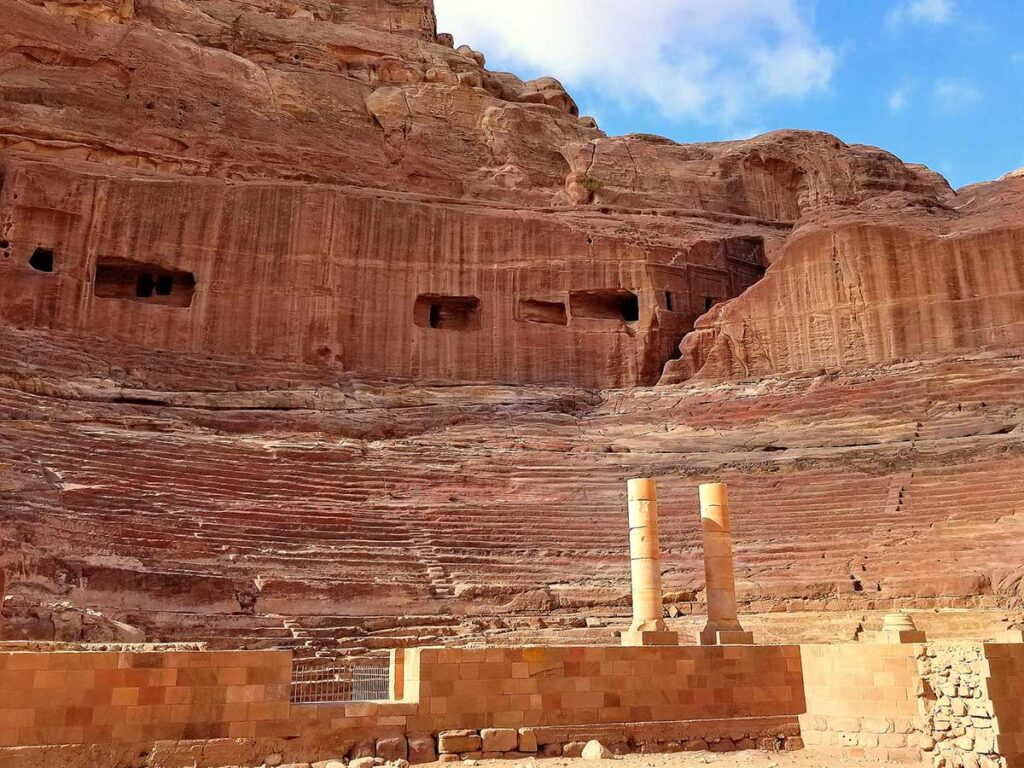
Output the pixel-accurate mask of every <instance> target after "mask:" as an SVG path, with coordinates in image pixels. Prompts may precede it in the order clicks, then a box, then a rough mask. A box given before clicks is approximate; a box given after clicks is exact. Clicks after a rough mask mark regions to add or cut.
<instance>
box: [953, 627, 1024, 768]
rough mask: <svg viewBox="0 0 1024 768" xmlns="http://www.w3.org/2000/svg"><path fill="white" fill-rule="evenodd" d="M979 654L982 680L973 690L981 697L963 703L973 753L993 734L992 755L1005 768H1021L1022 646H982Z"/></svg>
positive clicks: (1023, 751) (1023, 722)
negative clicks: (972, 739) (965, 705)
mask: <svg viewBox="0 0 1024 768" xmlns="http://www.w3.org/2000/svg"><path fill="white" fill-rule="evenodd" d="M982 653H983V654H984V664H983V665H981V671H982V675H981V676H982V677H983V680H982V681H981V683H982V685H981V686H980V687H979V688H978V689H975V690H976V692H977V691H980V692H981V695H980V696H978V695H975V696H973V697H972V698H973V701H969V702H966V703H967V705H968V713H967V714H968V716H969V717H970V718H971V725H972V727H973V728H974V745H973V748H974V751H975V752H981V750H982V749H985V748H987V747H988V746H989V735H990V733H993V734H994V735H995V752H997V753H998V754H999V755H1001V756H1002V757H1003V759H1005V761H1006V765H1007V766H1008V768H1021V767H1022V766H1024V644H1020V643H1013V644H1010V643H1007V644H988V643H986V644H985V645H984V646H983V649H982ZM986 699H987V701H986ZM986 704H988V705H989V706H986ZM990 716H991V718H992V719H991V727H990V726H989V722H990Z"/></svg>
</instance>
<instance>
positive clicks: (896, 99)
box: [889, 88, 910, 115]
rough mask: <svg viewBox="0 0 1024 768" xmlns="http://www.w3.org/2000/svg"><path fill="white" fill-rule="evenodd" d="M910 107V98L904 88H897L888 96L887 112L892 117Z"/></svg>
mask: <svg viewBox="0 0 1024 768" xmlns="http://www.w3.org/2000/svg"><path fill="white" fill-rule="evenodd" d="M909 105H910V96H909V95H908V94H907V89H906V88H897V89H896V90H894V91H893V92H892V93H890V94H889V111H890V112H892V113H893V114H894V115H895V114H897V113H899V112H902V111H903V110H905V109H906V108H907V107H908V106H909Z"/></svg>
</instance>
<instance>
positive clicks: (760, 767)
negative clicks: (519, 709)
mask: <svg viewBox="0 0 1024 768" xmlns="http://www.w3.org/2000/svg"><path fill="white" fill-rule="evenodd" d="M473 763H474V765H475V766H476V768H697V766H705V765H714V766H719V768H847V766H897V765H900V766H904V768H907V764H906V763H881V762H878V761H875V760H858V759H852V758H845V759H844V758H836V757H831V756H828V755H822V754H818V753H815V752H813V751H811V750H807V749H803V750H799V751H797V752H759V751H757V750H744V751H742V752H726V753H721V754H719V753H714V752H673V753H671V754H656V755H623V756H621V757H616V758H615V759H614V760H584V759H582V758H564V757H563V758H545V759H539V760H516V761H512V760H476V761H473ZM464 764H465V763H447V764H446V763H441V764H440V765H441V766H443V768H449V766H451V767H452V768H459V766H460V765H464Z"/></svg>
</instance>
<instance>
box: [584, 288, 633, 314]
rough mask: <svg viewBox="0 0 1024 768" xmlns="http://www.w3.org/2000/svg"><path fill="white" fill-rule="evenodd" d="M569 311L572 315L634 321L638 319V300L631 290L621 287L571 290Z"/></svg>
mask: <svg viewBox="0 0 1024 768" xmlns="http://www.w3.org/2000/svg"><path fill="white" fill-rule="evenodd" d="M569 311H570V313H571V314H572V316H573V317H586V318H592V319H595V320H621V321H623V322H626V323H635V322H636V321H637V320H639V319H640V300H639V299H638V298H637V295H636V294H635V293H633V292H632V291H627V290H623V289H621V288H619V289H611V290H606V291H572V292H571V293H570V294H569Z"/></svg>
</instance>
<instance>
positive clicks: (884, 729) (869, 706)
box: [800, 642, 1024, 768]
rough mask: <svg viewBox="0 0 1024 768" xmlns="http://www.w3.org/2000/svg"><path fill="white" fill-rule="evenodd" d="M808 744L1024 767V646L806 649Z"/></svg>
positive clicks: (950, 762)
mask: <svg viewBox="0 0 1024 768" xmlns="http://www.w3.org/2000/svg"><path fill="white" fill-rule="evenodd" d="M801 657H802V660H803V672H804V684H805V691H806V694H807V712H806V714H804V715H802V716H801V717H800V726H801V735H802V737H803V739H804V742H805V743H806V744H807V745H808V746H809V747H812V748H814V749H821V750H824V751H825V752H826V753H832V754H838V755H843V756H844V757H847V758H859V757H868V758H874V759H880V760H887V761H891V762H918V761H921V760H923V761H925V762H928V763H931V764H932V765H934V766H935V768H957V767H962V766H971V767H972V768H977V767H978V766H980V767H981V768H1014V766H1020V765H1024V763H1022V762H1021V760H1022V755H1024V741H1022V737H1024V715H1022V708H1021V706H1020V702H1021V700H1022V699H1021V697H1022V695H1024V645H1022V644H1020V643H1017V644H991V643H970V642H960V643H936V642H931V643H924V644H918V645H910V644H906V645H874V644H870V643H864V644H845V645H829V646H821V645H811V646H802V647H801Z"/></svg>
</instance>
